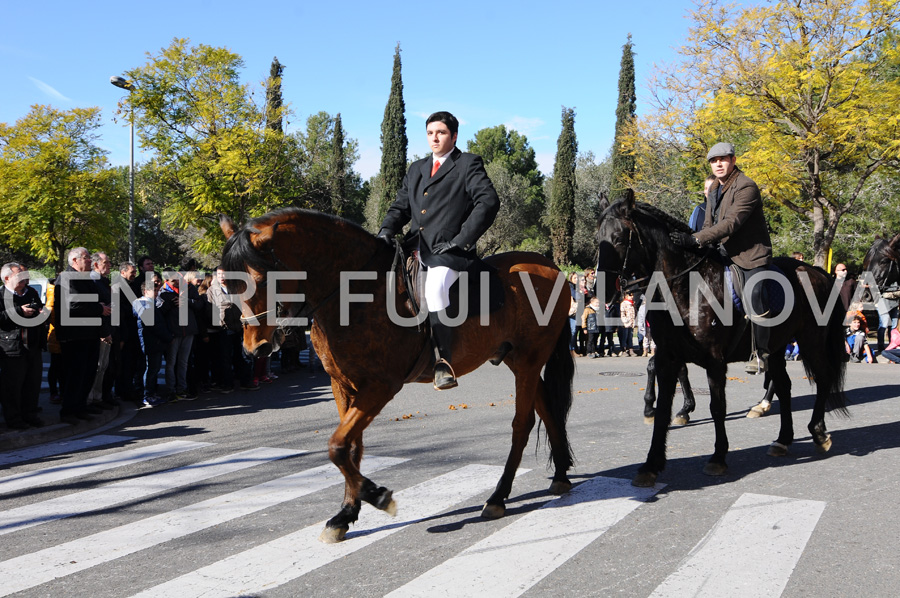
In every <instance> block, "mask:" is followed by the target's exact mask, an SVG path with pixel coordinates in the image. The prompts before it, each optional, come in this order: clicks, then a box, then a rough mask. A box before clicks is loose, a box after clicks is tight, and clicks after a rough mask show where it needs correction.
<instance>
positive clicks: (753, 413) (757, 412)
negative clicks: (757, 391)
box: [747, 401, 772, 419]
mask: <svg viewBox="0 0 900 598" xmlns="http://www.w3.org/2000/svg"><path fill="white" fill-rule="evenodd" d="M771 408H772V403H769V402H768V401H763V402H761V403H759V404H757V405H754V406H753V407H751V408H750V411H748V412H747V417H749V418H750V419H756V418H757V417H762V416H764V415H765V414H767V413H768V412H769V409H771Z"/></svg>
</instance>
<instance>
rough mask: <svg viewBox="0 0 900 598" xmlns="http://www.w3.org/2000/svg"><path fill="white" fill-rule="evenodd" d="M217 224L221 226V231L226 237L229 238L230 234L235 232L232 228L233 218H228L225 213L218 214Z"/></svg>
mask: <svg viewBox="0 0 900 598" xmlns="http://www.w3.org/2000/svg"><path fill="white" fill-rule="evenodd" d="M219 226H220V227H222V232H223V233H225V238H226V239H230V238H231V236H232V235H233V234H234V233H235V232H237V231H236V230H235V228H234V220H232V219H231V218H229V217H228V216H227V215H226V214H219Z"/></svg>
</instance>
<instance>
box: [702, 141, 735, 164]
mask: <svg viewBox="0 0 900 598" xmlns="http://www.w3.org/2000/svg"><path fill="white" fill-rule="evenodd" d="M733 155H734V146H733V145H731V144H730V143H728V142H727V141H720V142H719V143H717V144H715V145H714V146H712V147H711V148H710V150H709V151H708V152H706V161H707V162H709V161H710V160H712V159H713V158H721V157H722V156H733Z"/></svg>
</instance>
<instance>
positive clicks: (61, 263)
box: [0, 105, 128, 270]
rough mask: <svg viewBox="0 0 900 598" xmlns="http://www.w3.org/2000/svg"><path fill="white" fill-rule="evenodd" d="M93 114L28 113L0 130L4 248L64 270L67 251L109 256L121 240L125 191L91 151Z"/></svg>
mask: <svg viewBox="0 0 900 598" xmlns="http://www.w3.org/2000/svg"><path fill="white" fill-rule="evenodd" d="M100 125H101V118H100V109H99V108H75V109H72V110H68V111H62V110H57V109H55V108H52V107H50V106H39V105H36V106H33V107H32V108H31V110H30V111H29V113H28V114H27V115H26V116H24V117H23V118H21V119H19V120H18V121H16V123H15V124H14V125H8V124H6V123H0V197H2V198H3V200H2V201H0V230H3V237H4V243H5V244H6V245H7V246H8V247H9V248H11V249H13V250H16V251H21V252H24V253H27V254H29V255H33V256H36V257H37V258H38V259H40V260H43V261H45V262H49V263H52V264H54V265H55V266H56V269H57V270H61V269H63V268H65V266H66V253H67V251H68V250H69V249H71V248H72V247H77V246H85V247H87V248H89V249H91V250H94V249H103V250H106V251H111V250H112V248H114V247H116V245H117V240H118V239H121V238H122V237H123V236H126V229H127V224H126V221H125V218H126V216H125V215H126V214H127V211H128V210H127V205H128V186H127V184H126V185H123V186H121V187H119V188H117V187H116V176H115V172H114V171H113V170H110V169H109V168H107V161H106V152H105V151H104V150H103V149H101V148H100V147H98V146H97V145H96V141H97V137H98V136H97V131H98V129H99V128H100Z"/></svg>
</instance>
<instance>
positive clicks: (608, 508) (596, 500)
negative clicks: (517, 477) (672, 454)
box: [388, 477, 663, 598]
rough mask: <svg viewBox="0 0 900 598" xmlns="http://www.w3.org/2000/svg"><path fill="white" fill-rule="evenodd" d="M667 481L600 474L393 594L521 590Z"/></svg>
mask: <svg viewBox="0 0 900 598" xmlns="http://www.w3.org/2000/svg"><path fill="white" fill-rule="evenodd" d="M662 487H663V485H662V484H657V486H656V487H654V488H635V487H633V486H631V483H630V482H628V480H620V479H613V478H604V477H596V478H594V479H592V480H590V481H587V482H584V483H583V484H579V485H578V486H576V487H575V488H573V489H572V491H571V492H569V493H568V494H566V495H564V496H561V497H559V498H556V499H553V500H551V501H549V502H547V504H545V505H544V506H543V507H541V508H540V509H538V510H537V511H534V512H532V513H529V514H528V515H525V516H524V517H522V518H521V519H518V520H516V521H515V522H514V523H512V524H510V525H508V526H507V527H505V528H503V529H502V530H500V531H499V532H497V533H495V534H493V535H491V536H489V537H488V538H485V539H484V540H482V541H481V542H478V543H477V544H475V545H474V546H472V547H471V548H469V549H468V550H466V551H464V552H463V553H462V554H460V555H458V556H456V557H454V558H452V559H450V560H449V561H447V562H446V563H442V564H441V565H440V567H436V568H434V569H432V570H431V571H429V572H428V573H426V574H425V575H422V576H421V577H419V578H418V579H416V580H414V581H412V582H410V583H409V584H407V585H405V586H403V587H401V588H398V589H397V591H395V592H391V593H390V594H388V595H389V596H394V597H397V598H400V597H404V598H405V597H410V596H423V597H429V598H430V597H433V596H460V597H461V598H462V597H468V596H476V595H482V596H491V597H492V598H501V597H503V596H519V595H520V594H522V593H523V592H525V591H526V590H527V589H528V588H530V587H531V586H533V585H534V584H536V583H537V582H538V581H540V580H541V579H543V578H544V577H545V576H546V575H547V574H548V573H550V572H551V571H553V570H554V569H556V568H557V567H559V565H561V564H562V563H564V562H565V561H566V560H568V559H569V558H571V557H572V556H574V555H575V554H576V553H578V552H579V551H580V550H581V549H583V548H584V547H585V546H587V545H588V544H590V543H591V542H593V541H594V540H596V539H597V538H598V537H600V535H601V534H603V532H605V531H606V530H608V529H609V528H610V527H612V526H613V525H615V524H616V523H617V522H618V521H620V520H621V519H623V518H624V517H625V516H626V515H628V514H629V513H631V512H632V511H633V510H634V509H636V508H638V506H639V505H640V504H641V503H642V502H643V501H645V500H646V499H648V498H650V497H651V496H653V495H654V494H656V493H657V492H658V491H659V489H660V488H662Z"/></svg>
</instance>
